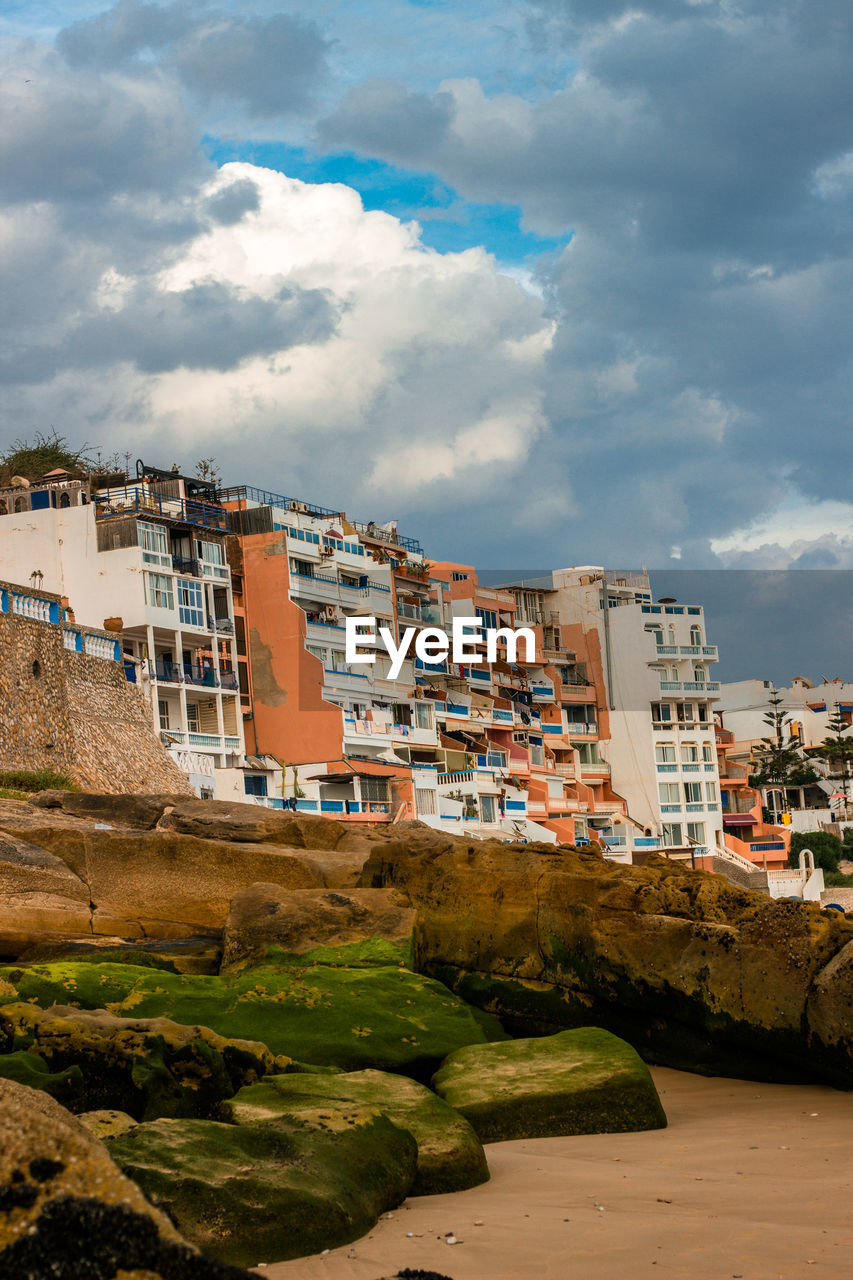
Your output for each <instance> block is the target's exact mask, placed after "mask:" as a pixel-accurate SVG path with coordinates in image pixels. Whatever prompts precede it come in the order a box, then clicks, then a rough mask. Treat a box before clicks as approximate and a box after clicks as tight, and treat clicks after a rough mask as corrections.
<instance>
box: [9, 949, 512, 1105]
mask: <svg viewBox="0 0 853 1280" xmlns="http://www.w3.org/2000/svg"><path fill="white" fill-rule="evenodd" d="M11 1000H16V1001H36V1002H37V1003H38V1004H39V1005H42V1006H48V1005H51V1004H53V1003H54V1002H57V1001H58V1002H61V1003H63V1004H66V1005H71V1006H77V1007H80V1008H83V1009H97V1008H104V1007H106V1008H107V1009H108V1010H109V1011H110V1012H111V1013H114V1014H117V1015H119V1016H121V1017H124V1018H157V1017H168V1018H170V1019H172V1020H173V1021H174V1022H179V1023H182V1024H185V1025H190V1026H198V1027H210V1028H212V1029H213V1030H214V1031H216V1032H218V1033H219V1034H220V1035H222V1036H227V1037H237V1038H240V1039H246V1040H256V1041H260V1042H261V1043H262V1044H265V1045H266V1046H267V1047H268V1048H269V1049H270V1050H271V1051H272V1052H273V1053H274V1054H287V1055H289V1056H292V1057H295V1058H298V1059H300V1060H301V1061H302V1062H305V1063H307V1064H311V1065H316V1066H337V1067H343V1068H345V1069H347V1070H353V1071H357V1070H360V1069H361V1068H363V1067H378V1068H380V1069H382V1070H389V1071H399V1072H402V1073H403V1074H405V1075H412V1076H415V1077H417V1078H419V1079H428V1078H429V1076H430V1075H431V1074H432V1072H433V1071H435V1069H436V1068H437V1066H438V1065H439V1063H440V1062H441V1061H442V1059H444V1058H445V1057H446V1056H447V1054H448V1053H451V1052H452V1051H453V1050H454V1049H458V1048H460V1047H461V1046H462V1045H465V1044H481V1043H484V1042H485V1041H487V1040H497V1039H504V1038H506V1033H505V1032H504V1031H503V1029H502V1027H501V1025H500V1023H499V1022H498V1020H497V1019H496V1018H493V1017H491V1016H490V1015H484V1014H482V1013H481V1012H480V1011H479V1010H472V1009H470V1008H469V1007H468V1006H467V1005H466V1004H465V1003H464V1002H463V1001H462V1000H460V999H459V998H458V996H455V995H453V993H452V992H450V991H448V990H447V988H446V987H444V986H442V985H441V983H439V982H436V981H435V980H434V979H432V978H427V977H424V976H422V975H421V974H416V973H412V972H410V971H409V970H406V969H400V968H398V967H391V966H372V967H371V966H366V967H363V968H342V967H335V966H332V965H310V966H308V967H306V968H296V967H288V966H271V965H261V966H258V967H257V968H254V969H245V970H242V971H241V972H240V973H237V974H228V975H225V976H222V977H212V976H206V975H199V974H172V973H166V972H164V971H158V970H152V969H146V968H138V967H135V966H133V965H115V964H104V965H101V966H98V967H97V968H96V967H95V966H93V965H89V964H74V963H70V962H64V963H58V964H47V965H37V966H33V967H32V968H29V969H20V968H18V969H15V968H5V969H3V970H0V1014H2V1008H3V1003H4V1002H9V1001H11ZM21 1047H26V1046H21ZM232 1092H234V1091H232ZM92 1105H94V1104H92ZM103 1105H108V1104H103Z"/></svg>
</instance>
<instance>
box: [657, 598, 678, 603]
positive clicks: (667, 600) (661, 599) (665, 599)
mask: <svg viewBox="0 0 853 1280" xmlns="http://www.w3.org/2000/svg"><path fill="white" fill-rule="evenodd" d="M658 604H675V596H661V597H660V599H659V600H658Z"/></svg>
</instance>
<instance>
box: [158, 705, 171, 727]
mask: <svg viewBox="0 0 853 1280" xmlns="http://www.w3.org/2000/svg"><path fill="white" fill-rule="evenodd" d="M157 714H158V715H159V717H160V728H161V729H168V728H169V704H168V702H167V701H166V699H165V698H160V699H159V700H158V702H157Z"/></svg>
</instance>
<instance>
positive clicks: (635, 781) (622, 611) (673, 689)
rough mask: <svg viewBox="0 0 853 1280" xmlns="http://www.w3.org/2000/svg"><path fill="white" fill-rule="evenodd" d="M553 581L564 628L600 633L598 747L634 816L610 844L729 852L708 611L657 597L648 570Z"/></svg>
mask: <svg viewBox="0 0 853 1280" xmlns="http://www.w3.org/2000/svg"><path fill="white" fill-rule="evenodd" d="M552 579H553V591H552V592H551V593H549V595H548V599H549V601H550V602H551V609H552V610H553V612H554V613H555V614H556V615H557V617H558V618H559V622H560V624H561V625H563V624H566V623H568V624H569V625H570V627H573V628H580V630H581V632H582V633H583V634H584V635H588V636H591V637H593V636H594V637H595V639H594V642H591V654H592V656H593V657H594V661H595V664H596V668H597V669H600V677H599V679H600V683H601V692H602V706H603V709H606V712H607V724H608V736H607V739H606V742H605V741H604V740H603V739H600V740H599V745H597V746H596V748H595V749H596V751H600V754H601V757H602V759H603V761H604V767H605V768H606V769H607V770H608V775H609V777H610V778H612V780H613V786H614V788H615V789H616V790H617V791H618V793H619V795H621V796H623V797H624V799H625V804H626V807H627V814H628V817H629V819H630V822H629V823H628V824H626V826H625V830H624V832H622V833H620V836H619V837H616V839H618V840H619V841H620V843H619V844H614V843H613V838H610V840H609V841H608V843H611V846H612V848H613V849H614V850H616V849H620V848H621V849H624V850H625V851H626V852H630V853H631V854H632V856H635V855H638V856H640V857H642V855H643V853H644V852H646V851H648V850H649V849H654V848H658V847H660V848H661V849H662V850H664V851H666V852H667V853H668V854H669V855H670V856H676V857H682V858H691V859H695V858H696V857H697V856H702V854H703V853H704V851H705V850H706V849H715V848H718V847H721V846H722V844H723V838H722V821H721V810H720V779H719V773H718V768H717V751H716V742H715V734H714V718H713V708H714V706H715V704H716V702H717V700H718V698H719V692H720V686H719V683H718V682H717V681H715V680H714V679H713V677H712V666H713V663H715V662H716V661H717V659H718V654H717V647H716V645H714V644H712V643H709V639H708V636H707V634H706V630H705V619H704V614H703V610H702V607H701V606H700V605H694V604H680V603H679V602H677V601H675V600H670V599H661V600H658V601H656V600H655V599H654V598H653V596H652V591H651V585H650V582H649V578H648V575H647V574H646V573H645V572H642V573H623V572H614V571H606V570H604V569H603V568H600V567H598V566H591V567H581V568H571V569H561V570H557V571H555V572H554V574H553V575H552ZM569 634H570V635H571V634H572V633H571V632H570V633H569ZM588 643H590V642H588Z"/></svg>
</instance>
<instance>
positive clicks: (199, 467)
mask: <svg viewBox="0 0 853 1280" xmlns="http://www.w3.org/2000/svg"><path fill="white" fill-rule="evenodd" d="M195 473H196V476H197V478H198V479H199V480H204V481H205V482H206V483H207V484H214V485H216V486H217V487H218V486H219V482H220V481H221V479H222V476H221V474H220V471H219V467H218V466H217V465H216V459H215V458H199V460H198V462H197V463H196V464H195Z"/></svg>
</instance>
